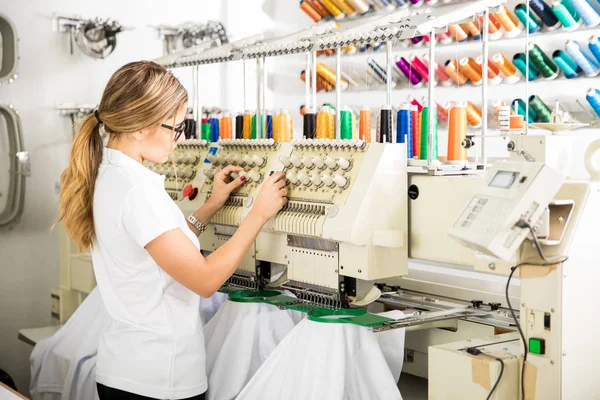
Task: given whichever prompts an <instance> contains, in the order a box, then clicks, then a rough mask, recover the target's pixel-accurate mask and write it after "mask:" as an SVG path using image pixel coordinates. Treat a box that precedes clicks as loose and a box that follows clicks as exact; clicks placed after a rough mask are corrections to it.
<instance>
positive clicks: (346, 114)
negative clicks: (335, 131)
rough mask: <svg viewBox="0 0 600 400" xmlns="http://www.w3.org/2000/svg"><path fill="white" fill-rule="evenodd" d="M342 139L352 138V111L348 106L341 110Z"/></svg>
mask: <svg viewBox="0 0 600 400" xmlns="http://www.w3.org/2000/svg"><path fill="white" fill-rule="evenodd" d="M340 139H347V140H351V139H352V111H350V110H349V109H348V108H346V107H344V109H343V110H341V111H340Z"/></svg>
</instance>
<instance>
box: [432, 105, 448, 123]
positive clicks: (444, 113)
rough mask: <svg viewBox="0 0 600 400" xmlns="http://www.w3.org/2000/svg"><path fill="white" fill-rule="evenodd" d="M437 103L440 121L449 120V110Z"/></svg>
mask: <svg viewBox="0 0 600 400" xmlns="http://www.w3.org/2000/svg"><path fill="white" fill-rule="evenodd" d="M435 105H436V108H437V116H438V122H448V110H447V109H445V108H444V107H442V106H441V105H439V104H438V103H435Z"/></svg>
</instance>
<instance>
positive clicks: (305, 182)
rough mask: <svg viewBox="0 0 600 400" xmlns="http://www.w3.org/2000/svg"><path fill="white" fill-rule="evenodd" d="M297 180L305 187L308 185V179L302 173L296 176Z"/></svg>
mask: <svg viewBox="0 0 600 400" xmlns="http://www.w3.org/2000/svg"><path fill="white" fill-rule="evenodd" d="M298 180H299V181H300V182H301V183H302V184H303V185H305V186H307V185H310V179H309V177H308V176H307V175H306V174H305V173H304V172H300V173H299V174H298Z"/></svg>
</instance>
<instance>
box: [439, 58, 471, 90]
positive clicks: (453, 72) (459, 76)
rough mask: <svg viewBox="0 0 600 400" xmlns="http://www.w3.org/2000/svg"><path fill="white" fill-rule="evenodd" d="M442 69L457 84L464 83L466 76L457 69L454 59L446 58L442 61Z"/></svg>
mask: <svg viewBox="0 0 600 400" xmlns="http://www.w3.org/2000/svg"><path fill="white" fill-rule="evenodd" d="M444 71H445V72H446V74H448V76H449V77H450V78H452V80H453V81H454V82H456V83H457V84H458V85H464V84H465V83H467V81H468V79H467V77H466V76H465V75H464V74H463V73H462V71H461V70H460V69H459V66H458V63H457V62H456V60H454V59H453V60H447V61H446V62H445V63H444Z"/></svg>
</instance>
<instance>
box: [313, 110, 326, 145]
mask: <svg viewBox="0 0 600 400" xmlns="http://www.w3.org/2000/svg"><path fill="white" fill-rule="evenodd" d="M328 114H329V113H328V112H327V111H324V110H323V107H322V108H321V111H320V112H319V113H318V114H317V127H316V133H315V136H316V139H327V138H328V137H329V134H328V130H329V125H328V124H329V115H328Z"/></svg>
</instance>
